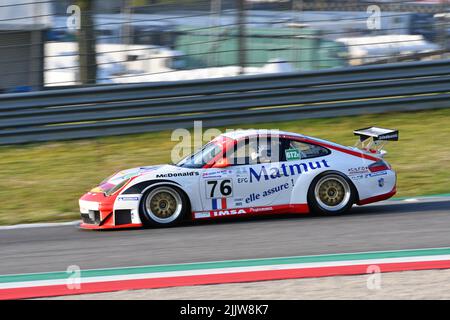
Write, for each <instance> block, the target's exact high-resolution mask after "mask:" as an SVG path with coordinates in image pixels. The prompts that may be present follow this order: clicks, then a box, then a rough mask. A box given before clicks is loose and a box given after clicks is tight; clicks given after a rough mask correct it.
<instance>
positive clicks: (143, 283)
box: [0, 260, 450, 299]
mask: <svg viewBox="0 0 450 320" xmlns="http://www.w3.org/2000/svg"><path fill="white" fill-rule="evenodd" d="M369 266H371V264H362V265H353V266H337V267H336V266H333V267H319V268H305V269H285V270H269V271H254V272H238V273H228V274H221V276H220V277H217V276H216V275H196V276H180V277H165V278H153V279H139V280H123V281H107V282H95V283H86V284H82V285H81V287H80V289H69V288H68V287H67V286H66V285H53V286H42V287H31V288H30V287H25V288H13V289H5V290H0V299H22V298H38V297H51V296H61V295H74V294H86V293H99V292H112V291H121V290H138V289H156V288H164V287H174V286H192V285H205V284H219V283H238V282H254V281H263V280H283V279H300V278H308V277H326V276H337V275H358V274H366V273H367V270H368V269H367V268H368V267H369ZM378 267H379V268H380V271H381V272H395V271H410V270H428V269H448V268H450V260H437V261H418V262H406V263H386V264H380V265H378Z"/></svg>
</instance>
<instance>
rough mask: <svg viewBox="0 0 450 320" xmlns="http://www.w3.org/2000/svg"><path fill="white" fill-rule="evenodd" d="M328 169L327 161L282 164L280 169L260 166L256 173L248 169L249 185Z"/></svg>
mask: <svg viewBox="0 0 450 320" xmlns="http://www.w3.org/2000/svg"><path fill="white" fill-rule="evenodd" d="M322 166H323V167H324V168H329V167H330V165H329V164H328V162H327V160H325V159H324V160H322V161H310V162H302V163H295V164H290V165H286V164H285V163H283V164H282V165H281V166H280V167H269V168H266V166H264V165H263V166H261V167H260V168H259V169H258V171H257V170H255V169H253V168H250V183H252V182H253V181H255V180H256V181H260V180H261V179H263V180H266V181H268V180H273V179H278V178H281V177H283V176H285V177H289V176H293V175H298V174H302V173H304V172H308V171H309V170H316V169H320V168H322Z"/></svg>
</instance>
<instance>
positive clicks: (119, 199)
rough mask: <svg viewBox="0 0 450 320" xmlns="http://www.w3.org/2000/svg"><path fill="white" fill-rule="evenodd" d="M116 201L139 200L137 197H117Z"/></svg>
mask: <svg viewBox="0 0 450 320" xmlns="http://www.w3.org/2000/svg"><path fill="white" fill-rule="evenodd" d="M117 200H118V201H139V197H123V196H121V197H117Z"/></svg>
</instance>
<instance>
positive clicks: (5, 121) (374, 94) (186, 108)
mask: <svg viewBox="0 0 450 320" xmlns="http://www.w3.org/2000/svg"><path fill="white" fill-rule="evenodd" d="M449 98H450V60H441V61H437V62H436V61H429V62H409V63H396V64H389V65H383V66H379V65H377V66H363V67H352V68H344V69H334V70H333V69H332V70H324V71H311V72H302V73H287V74H276V75H274V74H271V75H255V76H241V77H233V78H219V79H208V80H194V81H178V82H162V83H146V84H126V85H108V86H98V87H87V88H76V89H62V90H50V91H41V92H32V93H21V94H3V95H0V144H15V143H26V142H37V141H52V140H64V139H77V138H92V137H100V136H109V135H119V134H131V133H142V132H150V131H158V130H165V129H173V128H176V127H185V128H189V127H192V125H193V121H194V120H202V121H204V126H223V125H230V124H240V123H249V122H250V123H255V122H272V121H280V120H292V119H298V118H312V117H334V116H344V115H355V114H364V113H378V112H388V111H409V110H422V109H433V108H445V107H449V106H450V103H449V102H448V99H449Z"/></svg>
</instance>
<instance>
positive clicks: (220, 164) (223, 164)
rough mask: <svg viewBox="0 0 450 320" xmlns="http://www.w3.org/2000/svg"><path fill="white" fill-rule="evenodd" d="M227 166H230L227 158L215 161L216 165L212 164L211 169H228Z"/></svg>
mask: <svg viewBox="0 0 450 320" xmlns="http://www.w3.org/2000/svg"><path fill="white" fill-rule="evenodd" d="M229 166H230V163H229V162H228V159H227V158H222V159H220V160H219V161H217V162H216V163H214V165H213V166H212V167H213V168H218V169H221V168H226V167H229Z"/></svg>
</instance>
